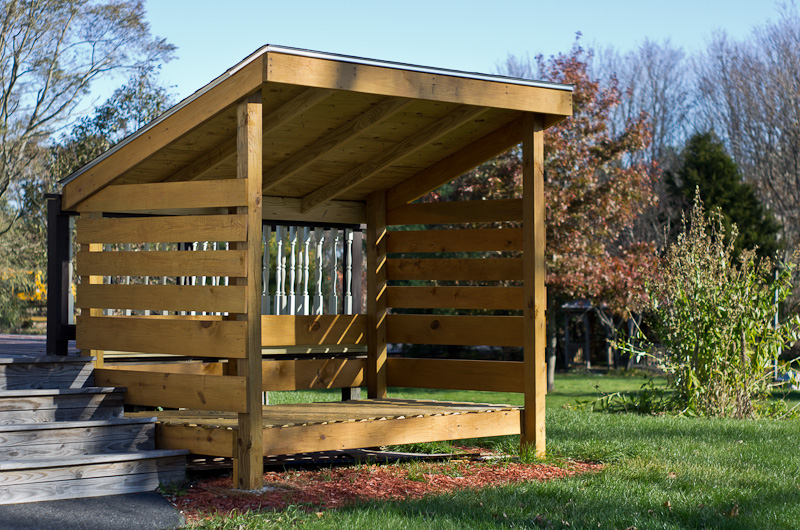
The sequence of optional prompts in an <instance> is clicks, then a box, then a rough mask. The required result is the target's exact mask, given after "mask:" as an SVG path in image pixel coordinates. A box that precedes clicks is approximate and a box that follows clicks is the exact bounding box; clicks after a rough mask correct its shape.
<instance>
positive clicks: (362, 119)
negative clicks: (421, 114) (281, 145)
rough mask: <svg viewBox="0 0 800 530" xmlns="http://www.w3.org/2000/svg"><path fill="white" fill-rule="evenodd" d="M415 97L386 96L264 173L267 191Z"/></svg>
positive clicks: (386, 117) (411, 101)
mask: <svg viewBox="0 0 800 530" xmlns="http://www.w3.org/2000/svg"><path fill="white" fill-rule="evenodd" d="M411 103H413V100H410V99H404V98H386V99H384V100H383V101H381V102H380V103H378V104H377V105H375V106H372V107H370V108H369V109H368V110H367V111H365V112H363V113H362V114H360V115H359V116H357V117H356V118H354V119H352V120H350V121H349V122H347V123H345V124H344V125H342V126H341V127H339V128H338V129H336V130H335V131H332V132H331V133H330V134H327V135H326V136H324V137H323V138H320V139H319V140H317V141H316V142H314V143H313V144H311V145H310V146H308V147H306V148H305V149H302V150H300V151H298V152H297V153H295V154H294V155H292V156H290V157H289V158H288V159H286V160H284V161H283V162H281V163H280V164H278V165H277V166H275V167H274V168H272V169H270V170H269V171H267V172H266V173H265V174H264V191H265V192H266V191H269V190H270V189H272V188H274V187H275V186H277V185H278V184H280V183H282V182H284V181H286V180H287V179H288V178H290V177H291V176H292V175H294V174H295V173H297V172H298V171H301V170H302V169H304V168H306V167H308V166H309V165H311V164H313V163H314V162H316V161H317V160H319V159H320V158H322V157H323V156H325V155H326V154H327V153H329V152H331V151H333V150H334V149H336V148H338V147H340V146H342V145H344V144H345V143H347V142H349V141H350V140H352V139H353V138H356V137H357V136H358V135H359V134H361V133H363V132H364V131H366V130H367V129H369V128H370V127H372V126H373V125H376V124H378V123H381V122H382V121H383V120H387V119H389V118H390V117H391V116H393V115H395V114H396V113H398V112H400V111H401V110H403V109H404V108H406V107H408V106H409V105H410V104H411Z"/></svg>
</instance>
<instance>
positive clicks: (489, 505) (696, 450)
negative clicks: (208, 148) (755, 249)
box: [209, 375, 800, 530]
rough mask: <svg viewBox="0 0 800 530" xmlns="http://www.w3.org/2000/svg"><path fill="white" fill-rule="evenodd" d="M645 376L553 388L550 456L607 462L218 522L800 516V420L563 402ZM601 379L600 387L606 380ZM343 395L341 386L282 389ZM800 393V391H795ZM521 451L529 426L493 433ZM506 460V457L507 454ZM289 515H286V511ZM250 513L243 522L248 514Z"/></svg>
mask: <svg viewBox="0 0 800 530" xmlns="http://www.w3.org/2000/svg"><path fill="white" fill-rule="evenodd" d="M642 383H643V379H641V378H638V377H625V376H620V375H561V376H559V377H558V378H557V381H556V387H557V391H556V392H553V393H552V394H550V395H549V396H548V400H547V405H548V410H547V440H548V442H547V448H548V460H549V461H552V462H563V461H565V460H567V459H576V460H591V461H599V462H604V463H605V464H606V468H605V470H604V471H602V472H600V473H597V474H590V475H583V476H578V477H573V478H569V479H561V480H553V481H549V482H544V483H526V484H521V485H514V486H505V487H499V488H488V489H484V490H480V491H461V492H457V493H455V494H449V495H442V496H434V497H429V498H425V499H422V500H416V501H404V502H370V503H363V504H358V505H354V506H351V507H348V508H345V509H341V510H331V511H327V512H325V513H324V515H322V516H321V517H319V516H317V515H316V514H314V513H310V514H309V513H305V512H303V511H300V510H289V511H287V512H282V513H264V514H258V515H248V516H246V517H245V518H244V519H240V518H235V517H234V518H227V519H225V520H223V519H218V520H216V521H215V522H212V523H211V525H210V526H209V527H214V528H287V527H294V526H300V527H302V528H326V529H327V528H330V529H337V530H340V529H342V528H368V529H372V528H381V529H384V528H386V529H389V528H398V529H399V528H403V529H405V528H409V529H413V528H425V529H427V528H436V529H439V528H441V529H462V528H470V529H472V528H475V529H480V528H530V529H534V528H569V529H575V528H614V529H616V528H619V529H628V528H635V529H636V530H645V529H690V528H692V529H694V528H723V529H750V528H758V529H797V528H800V420H758V421H737V420H722V419H697V418H683V417H672V416H660V417H653V416H640V415H634V414H606V413H595V412H584V411H575V410H568V409H564V408H562V405H564V404H565V403H570V402H575V400H576V399H583V400H586V399H592V398H594V397H597V396H598V395H599V394H598V392H614V391H620V390H636V389H638V388H639V387H640V386H641V384H642ZM598 389H599V390H598ZM390 396H392V397H404V398H420V399H448V400H460V401H478V402H497V403H511V404H520V403H521V398H522V397H521V396H520V395H515V394H494V393H484V392H452V391H427V390H416V389H393V391H392V392H391V393H390ZM271 397H272V399H273V401H274V402H280V401H281V400H290V399H291V400H293V401H295V400H302V401H306V400H313V399H316V400H322V399H329V400H334V399H338V398H339V394H338V392H329V393H316V392H315V393H291V394H289V393H287V394H279V393H275V394H272V395H271ZM789 400H790V401H791V402H792V403H797V402H799V401H800V392H793V393H791V394H790V395H789ZM483 442H484V443H485V444H486V445H490V446H493V447H496V448H500V449H504V450H507V451H510V452H513V451H516V450H517V443H518V438H517V437H503V438H497V439H491V440H484V441H483ZM498 465H502V464H498ZM279 519H280V520H279ZM242 525H243V526H242Z"/></svg>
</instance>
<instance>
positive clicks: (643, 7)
mask: <svg viewBox="0 0 800 530" xmlns="http://www.w3.org/2000/svg"><path fill="white" fill-rule="evenodd" d="M146 5H147V18H148V21H149V22H150V24H151V28H152V31H153V33H154V34H155V35H158V36H160V37H165V38H166V39H167V40H168V41H169V42H171V43H173V44H175V45H176V46H178V50H177V58H176V59H174V60H173V61H171V62H170V63H168V64H166V65H164V66H163V69H162V76H163V80H164V82H165V83H167V84H168V85H170V86H172V87H173V89H172V90H173V92H175V93H176V94H177V95H178V96H179V97H180V98H183V97H186V96H188V95H189V94H191V93H192V92H194V91H195V90H197V89H198V88H200V87H202V86H203V85H204V84H206V83H208V82H209V81H211V80H212V79H213V78H214V77H216V76H217V75H219V74H221V73H222V72H224V71H225V70H226V69H227V68H229V67H230V66H232V65H234V64H236V63H237V62H238V61H240V60H241V59H243V58H244V57H245V56H247V55H248V54H249V53H250V52H252V51H254V50H255V49H257V48H258V47H260V46H261V45H263V44H281V45H285V46H294V47H299V48H308V49H312V50H318V51H325V52H333V53H342V54H347V55H356V56H361V57H369V58H373V59H383V60H390V61H399V62H406V63H412V64H421V65H424V66H437V67H443V68H453V69H457V70H466V71H472V72H482V73H495V72H496V71H497V64H498V63H500V62H502V61H503V60H504V59H505V57H506V56H507V55H508V54H509V53H513V54H516V55H525V54H529V55H530V56H534V55H536V54H538V53H543V54H545V55H552V54H555V53H558V52H561V51H567V50H568V49H569V48H570V46H571V45H572V42H573V40H574V38H575V33H576V32H578V31H580V32H581V33H582V34H583V42H584V44H585V45H587V46H595V47H605V46H608V45H612V46H614V47H615V48H616V49H618V50H622V51H626V50H629V49H632V48H634V47H636V46H637V45H638V44H639V43H641V42H642V41H643V40H644V39H645V38H647V37H649V38H651V39H653V40H657V41H662V40H664V39H670V40H671V42H672V43H673V44H674V45H676V46H680V47H683V48H684V50H685V51H687V52H694V51H697V50H701V49H702V48H703V47H704V43H705V42H706V40H707V39H708V37H709V36H710V35H711V34H712V33H713V32H714V31H716V30H721V29H722V30H725V31H727V32H728V33H729V34H730V35H731V36H733V37H736V38H742V37H745V36H747V35H748V34H749V33H750V32H751V30H752V28H753V26H755V25H760V24H763V23H764V22H766V21H767V20H769V19H775V18H777V16H778V12H777V7H776V6H777V4H775V3H772V2H771V0H750V1H744V0H659V1H652V0H591V1H590V0H572V1H568V2H567V1H561V2H559V1H553V0H548V1H540V0H527V1H526V0H516V1H514V0H480V1H479V0H461V1H451V0H427V1H421V0H404V1H402V2H398V1H387V0H385V1H380V0H372V1H364V0H328V1H317V0H305V1H302V0H295V1H291V0H289V1H287V0H282V1H279V2H278V1H265V0H260V1H253V0H227V1H225V0H148V1H147V4H146Z"/></svg>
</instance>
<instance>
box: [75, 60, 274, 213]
mask: <svg viewBox="0 0 800 530" xmlns="http://www.w3.org/2000/svg"><path fill="white" fill-rule="evenodd" d="M263 69H264V65H263V64H262V63H261V62H258V61H257V62H255V63H250V64H248V65H246V66H245V67H244V68H242V69H241V70H239V71H238V72H237V73H236V75H235V76H231V77H229V78H228V79H226V80H224V81H222V82H220V83H219V84H218V85H215V86H213V87H210V88H208V89H207V90H205V91H204V92H202V93H200V94H199V95H198V96H196V97H195V98H194V99H193V101H192V103H191V105H184V106H180V105H179V106H178V107H176V108H174V109H172V110H170V111H167V113H166V114H164V116H162V117H161V118H158V119H156V120H155V122H153V124H151V125H149V126H148V127H147V134H139V133H137V134H135V135H134V136H133V137H132V138H131V140H128V141H125V142H124V143H123V144H122V145H121V146H120V147H117V148H112V153H111V154H113V156H111V154H109V155H103V156H102V157H101V158H100V159H98V161H97V162H94V163H92V164H91V165H90V166H88V167H84V168H83V169H81V170H79V174H78V177H77V178H75V179H74V180H72V181H70V182H68V183H67V184H65V185H64V198H63V200H62V203H61V204H62V206H63V209H64V210H71V209H73V208H74V207H75V205H76V204H78V203H79V202H80V201H82V200H83V199H85V198H87V197H89V196H91V195H93V194H95V193H96V192H97V191H99V190H100V189H101V188H104V187H106V186H107V185H109V184H111V183H112V182H114V181H115V180H116V179H117V178H119V177H120V176H121V175H122V174H123V173H125V172H126V171H128V170H129V169H131V168H133V167H136V165H137V164H139V163H141V162H143V161H144V160H147V157H149V156H150V155H152V154H153V153H155V152H157V151H158V150H159V149H163V148H164V147H166V146H168V145H169V144H170V143H171V142H174V141H175V140H177V139H178V138H180V137H181V136H183V135H184V134H186V133H188V132H189V131H191V130H193V129H194V128H195V127H198V126H200V125H202V124H203V123H204V122H206V121H207V120H209V119H211V118H212V117H214V116H215V115H216V114H218V113H219V112H222V111H223V110H225V109H226V108H228V107H230V105H233V104H235V103H236V102H237V101H239V100H240V99H241V98H243V97H245V96H247V95H248V94H251V93H253V92H254V91H256V90H258V89H259V87H260V86H261V83H262V81H263V76H264V72H263Z"/></svg>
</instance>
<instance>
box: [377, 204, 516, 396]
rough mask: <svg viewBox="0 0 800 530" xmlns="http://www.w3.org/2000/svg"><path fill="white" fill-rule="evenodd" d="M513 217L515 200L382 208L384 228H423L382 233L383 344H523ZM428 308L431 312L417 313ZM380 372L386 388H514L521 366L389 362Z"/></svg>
mask: <svg viewBox="0 0 800 530" xmlns="http://www.w3.org/2000/svg"><path fill="white" fill-rule="evenodd" d="M520 221H522V201H521V200H496V201H475V202H469V201H463V202H444V203H416V204H409V205H405V206H401V207H399V208H397V209H394V210H391V211H389V212H387V214H386V224H387V225H388V226H392V225H428V229H422V230H420V229H418V227H415V228H417V229H414V230H388V231H387V232H386V234H385V236H386V247H385V251H386V256H387V257H386V260H385V271H386V280H387V281H388V285H387V287H386V293H385V303H386V306H387V307H388V308H389V314H388V315H387V317H386V342H388V343H403V344H429V345H443V346H444V345H461V346H512V347H521V346H523V317H522V309H523V307H522V298H523V292H522V290H523V288H522V279H523V259H522V249H523V234H522V229H521V228H519V225H520ZM458 225H462V226H463V225H469V226H482V227H481V228H460V227H459V226H458ZM408 284H413V285H408ZM430 309H432V310H435V311H433V313H434V314H426V313H431V311H423V310H430ZM440 310H450V311H440ZM468 310H482V313H484V314H480V315H475V314H465V313H470V312H471V313H475V311H468ZM496 311H500V312H502V313H506V314H503V315H502V316H501V315H496V314H491V313H493V312H496ZM509 312H510V313H511V314H508V313H509ZM437 313H448V314H437ZM486 313H489V314H486ZM386 378H387V385H388V386H400V387H418V388H448V389H463V390H489V391H505V392H522V391H523V380H522V363H520V362H502V361H473V360H449V359H448V360H442V359H405V358H389V359H388V360H387V370H386Z"/></svg>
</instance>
